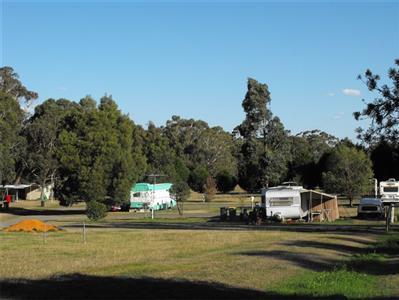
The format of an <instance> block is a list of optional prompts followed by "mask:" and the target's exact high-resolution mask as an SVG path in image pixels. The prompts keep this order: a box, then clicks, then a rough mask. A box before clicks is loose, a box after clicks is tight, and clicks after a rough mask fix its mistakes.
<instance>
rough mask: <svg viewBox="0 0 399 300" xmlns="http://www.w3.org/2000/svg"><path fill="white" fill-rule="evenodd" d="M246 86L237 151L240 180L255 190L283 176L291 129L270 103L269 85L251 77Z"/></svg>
mask: <svg viewBox="0 0 399 300" xmlns="http://www.w3.org/2000/svg"><path fill="white" fill-rule="evenodd" d="M247 87H248V91H247V93H246V95H245V98H244V100H243V102H242V107H243V109H244V112H245V114H246V117H245V120H244V121H243V122H242V123H241V124H240V125H239V126H237V127H236V128H235V130H234V132H235V135H236V138H237V139H242V142H241V143H240V144H241V149H240V151H239V153H238V156H239V157H238V159H239V166H238V177H239V184H240V186H241V187H243V188H244V189H246V190H248V191H254V190H256V189H259V188H261V187H263V186H268V185H269V184H277V183H279V181H280V180H281V179H283V178H284V176H285V174H286V172H287V162H288V161H289V159H290V152H289V142H288V131H286V130H285V129H284V126H283V124H282V123H281V121H280V119H279V118H278V117H274V116H273V114H272V112H271V110H270V109H269V107H268V106H269V105H270V102H271V97H270V92H269V89H268V86H267V85H266V84H261V83H259V82H258V81H256V80H255V79H252V78H249V79H248V85H247Z"/></svg>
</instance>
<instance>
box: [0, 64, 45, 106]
mask: <svg viewBox="0 0 399 300" xmlns="http://www.w3.org/2000/svg"><path fill="white" fill-rule="evenodd" d="M0 92H1V93H3V94H6V95H9V96H10V97H12V98H13V99H14V100H15V101H19V100H20V99H25V101H26V102H28V101H31V100H34V99H37V98H38V96H39V95H38V94H37V93H36V92H33V91H29V90H28V89H27V88H26V87H25V86H24V85H23V84H22V83H21V81H19V76H18V74H17V73H15V72H14V69H13V68H11V67H2V68H0Z"/></svg>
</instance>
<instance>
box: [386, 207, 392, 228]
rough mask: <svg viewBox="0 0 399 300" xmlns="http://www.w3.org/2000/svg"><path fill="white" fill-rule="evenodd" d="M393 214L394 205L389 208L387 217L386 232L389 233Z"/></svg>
mask: <svg viewBox="0 0 399 300" xmlns="http://www.w3.org/2000/svg"><path fill="white" fill-rule="evenodd" d="M391 214H392V203H391V204H389V206H388V212H387V216H386V223H385V231H386V232H388V231H389V225H390V223H391Z"/></svg>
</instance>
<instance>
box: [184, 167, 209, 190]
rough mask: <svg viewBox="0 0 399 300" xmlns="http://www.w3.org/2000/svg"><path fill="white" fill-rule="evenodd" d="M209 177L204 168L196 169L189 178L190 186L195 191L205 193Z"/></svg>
mask: <svg viewBox="0 0 399 300" xmlns="http://www.w3.org/2000/svg"><path fill="white" fill-rule="evenodd" d="M208 176H209V173H208V171H207V170H206V169H205V168H204V167H201V166H199V167H196V168H195V169H194V170H193V171H192V172H191V174H190V177H189V178H188V184H189V186H190V187H191V188H192V189H193V190H194V191H196V192H198V193H203V192H204V186H205V184H206V179H207V178H208Z"/></svg>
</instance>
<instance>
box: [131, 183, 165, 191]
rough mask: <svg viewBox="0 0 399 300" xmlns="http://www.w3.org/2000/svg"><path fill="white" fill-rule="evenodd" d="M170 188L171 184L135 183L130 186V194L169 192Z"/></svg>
mask: <svg viewBox="0 0 399 300" xmlns="http://www.w3.org/2000/svg"><path fill="white" fill-rule="evenodd" d="M171 187H172V184H171V183H158V184H150V183H145V182H140V183H136V184H135V185H133V186H132V189H131V191H132V192H149V191H162V190H169V189H170V188H171Z"/></svg>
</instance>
